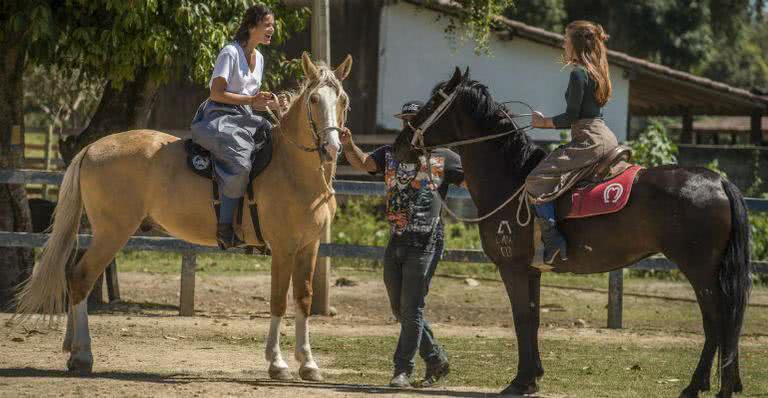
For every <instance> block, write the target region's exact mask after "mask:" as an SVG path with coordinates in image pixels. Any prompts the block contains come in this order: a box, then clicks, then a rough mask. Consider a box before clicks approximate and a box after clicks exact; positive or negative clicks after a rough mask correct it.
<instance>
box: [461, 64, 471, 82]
mask: <svg viewBox="0 0 768 398" xmlns="http://www.w3.org/2000/svg"><path fill="white" fill-rule="evenodd" d="M461 80H462V81H467V80H469V66H467V69H465V70H464V76H463V77H462V78H461Z"/></svg>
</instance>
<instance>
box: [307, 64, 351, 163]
mask: <svg viewBox="0 0 768 398" xmlns="http://www.w3.org/2000/svg"><path fill="white" fill-rule="evenodd" d="M301 67H302V69H303V70H304V76H305V81H304V82H303V83H302V86H303V89H302V90H301V95H300V97H299V98H298V99H297V101H301V102H300V104H298V105H300V107H301V109H302V110H303V112H304V113H305V114H306V119H307V122H308V123H309V125H310V127H311V129H312V133H313V135H314V136H315V137H314V138H315V141H316V145H318V146H320V147H322V148H323V150H324V153H325V154H326V155H327V156H324V159H325V160H326V161H328V162H333V163H335V162H336V159H337V157H338V154H339V149H341V141H339V129H340V128H341V127H343V126H344V122H345V121H346V117H347V109H348V107H349V97H347V93H346V92H345V91H344V87H342V85H341V82H342V81H343V80H344V79H346V78H347V76H349V72H350V70H351V69H352V56H350V55H347V58H346V59H345V60H344V62H342V63H341V65H339V66H338V67H337V68H336V69H334V70H331V69H330V68H329V67H328V66H326V65H324V64H315V63H314V62H312V60H311V59H310V58H309V54H307V53H306V52H305V53H304V54H303V55H302V58H301Z"/></svg>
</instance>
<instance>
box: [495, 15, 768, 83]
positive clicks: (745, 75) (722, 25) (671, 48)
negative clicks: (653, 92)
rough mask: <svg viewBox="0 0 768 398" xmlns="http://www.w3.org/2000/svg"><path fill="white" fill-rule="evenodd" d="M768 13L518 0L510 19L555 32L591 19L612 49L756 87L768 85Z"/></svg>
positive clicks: (720, 79)
mask: <svg viewBox="0 0 768 398" xmlns="http://www.w3.org/2000/svg"><path fill="white" fill-rule="evenodd" d="M764 13H765V1H763V0H758V1H755V0H693V1H691V0H637V1H610V0H518V1H516V2H515V6H514V7H512V8H510V9H508V10H507V11H506V12H505V15H507V16H508V17H510V18H513V19H518V20H520V21H523V22H526V23H528V24H531V25H534V26H538V27H541V28H544V29H549V30H554V31H561V29H562V26H563V25H565V24H567V23H568V22H569V21H573V20H577V19H587V20H592V21H595V22H598V23H600V24H602V25H603V26H604V27H605V28H606V31H607V32H608V34H609V35H610V36H611V38H610V40H609V42H608V46H609V47H610V48H611V49H613V50H618V51H623V52H626V53H628V54H630V55H633V56H635V57H640V58H645V59H648V60H651V61H654V62H659V63H661V64H664V65H667V66H671V67H674V68H677V69H681V70H685V71H691V72H695V73H700V74H703V75H705V76H707V77H711V78H713V79H716V80H719V81H724V82H727V83H729V84H733V85H737V86H741V87H745V88H752V87H755V86H757V87H760V86H763V87H765V86H766V81H768V69H766V68H767V67H766V65H767V62H766V58H767V56H768V51H766V46H768V45H766V44H765V43H767V42H768V28H766V24H765V23H764Z"/></svg>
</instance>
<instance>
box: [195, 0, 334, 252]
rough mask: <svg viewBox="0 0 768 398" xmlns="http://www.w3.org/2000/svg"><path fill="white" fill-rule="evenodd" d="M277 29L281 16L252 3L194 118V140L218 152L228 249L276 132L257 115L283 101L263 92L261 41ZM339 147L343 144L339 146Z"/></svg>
mask: <svg viewBox="0 0 768 398" xmlns="http://www.w3.org/2000/svg"><path fill="white" fill-rule="evenodd" d="M274 32H275V17H274V15H273V14H272V11H270V10H269V8H267V7H265V6H264V5H255V6H252V7H250V8H249V9H248V10H247V11H246V12H245V16H244V17H243V20H242V22H241V23H240V27H239V28H238V29H237V33H235V37H234V39H233V40H232V43H230V44H227V45H226V46H225V47H224V48H223V49H222V50H221V52H220V53H219V56H218V58H217V59H216V65H215V66H214V67H213V74H212V76H211V80H210V83H209V86H210V90H211V95H210V98H208V99H207V100H205V101H204V102H203V103H202V104H201V105H200V108H199V109H198V111H197V114H195V117H194V119H193V120H192V129H191V130H192V139H193V140H194V141H195V142H197V143H198V144H200V145H201V146H202V147H204V148H205V149H207V150H209V151H210V152H211V154H212V155H213V172H214V178H215V180H216V183H217V184H218V185H219V193H220V195H221V207H220V210H219V220H218V221H219V222H218V225H217V227H216V240H217V241H218V244H219V247H220V248H221V249H222V250H224V249H227V248H229V247H234V246H240V245H241V244H242V243H243V241H242V239H240V238H239V237H238V236H237V235H236V234H235V230H234V228H233V227H232V222H233V218H234V214H235V209H236V207H237V206H238V205H239V204H240V200H241V199H242V197H243V193H244V192H245V187H246V185H247V184H248V178H249V176H250V172H251V164H252V161H253V156H255V155H256V153H255V152H258V151H259V150H260V149H261V148H262V147H263V146H264V143H265V141H266V140H267V134H270V130H271V128H272V126H271V124H270V123H269V122H268V121H267V120H266V119H265V118H263V117H262V116H259V115H257V114H254V110H256V111H264V110H266V109H267V107H273V108H277V107H278V106H281V105H282V106H284V105H285V104H284V103H283V104H278V103H276V102H275V101H274V100H273V96H272V94H271V93H269V92H265V91H262V92H260V91H259V88H260V87H261V82H262V78H263V74H264V56H262V55H261V53H260V52H259V51H258V50H257V47H258V45H260V44H265V45H268V44H269V43H270V42H271V41H272V35H273V34H274ZM336 150H338V148H336Z"/></svg>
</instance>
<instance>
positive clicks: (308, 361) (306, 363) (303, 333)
mask: <svg viewBox="0 0 768 398" xmlns="http://www.w3.org/2000/svg"><path fill="white" fill-rule="evenodd" d="M297 310H298V308H297ZM296 360H297V361H299V363H300V364H301V367H302V368H314V369H318V366H317V363H315V359H314V358H312V347H311V346H310V344H309V318H308V317H306V316H305V315H304V313H302V312H301V311H296Z"/></svg>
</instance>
